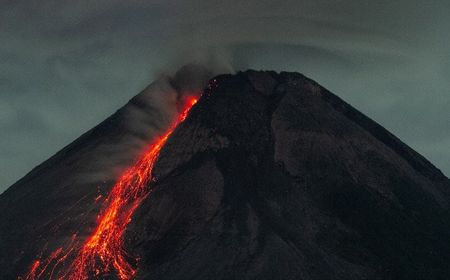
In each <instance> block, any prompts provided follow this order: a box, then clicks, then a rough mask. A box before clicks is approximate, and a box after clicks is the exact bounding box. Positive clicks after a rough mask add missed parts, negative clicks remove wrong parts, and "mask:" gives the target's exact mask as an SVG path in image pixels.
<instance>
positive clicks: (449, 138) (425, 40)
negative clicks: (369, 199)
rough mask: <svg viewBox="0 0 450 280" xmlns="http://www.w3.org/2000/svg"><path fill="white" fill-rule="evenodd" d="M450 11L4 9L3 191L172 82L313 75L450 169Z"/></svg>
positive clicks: (134, 4) (7, 4) (212, 6)
mask: <svg viewBox="0 0 450 280" xmlns="http://www.w3.org/2000/svg"><path fill="white" fill-rule="evenodd" d="M449 12H450V2H448V1H446V0H434V1H419V0H412V1H405V0H400V1H385V0H382V1H361V0H352V1H349V0H348V1H345V0H335V1H324V0H320V1H318V0H314V1H313V0H303V1H263V0H259V1H256V0H247V1H227V2H224V1H218V0H208V1H206V0H202V1H200V0H196V1H118V0H98V1H87V0H79V1H67V0H46V1H22V0H15V1H9V0H8V1H6V0H0V131H1V137H0V172H1V176H0V192H1V191H2V190H4V189H5V188H6V187H7V186H9V185H10V184H11V183H13V182H14V181H15V180H17V179H18V178H19V177H21V176H23V175H24V174H25V173H26V172H27V171H29V170H30V169H31V168H32V167H34V166H35V165H37V164H38V163H40V162H41V161H43V160H45V159H46V158H48V157H49V156H51V155H52V154H53V153H55V152H56V151H57V150H59V149H60V148H62V147H63V146H65V145H66V144H68V143H70V142H71V141H72V140H74V139H75V138H76V137H78V136H79V135H80V134H81V133H82V132H84V131H86V130H88V129H89V128H91V127H93V126H94V125H95V124H97V123H99V122H100V121H101V120H103V119H104V118H106V117H107V116H108V115H110V114H111V113H113V112H114V111H115V110H117V109H118V108H119V107H121V106H122V105H123V104H125V103H126V101H128V100H129V99H130V98H131V97H132V96H134V95H135V94H136V93H138V92H140V91H141V90H142V89H143V88H144V87H145V86H146V85H148V84H149V83H150V82H151V81H152V80H153V79H154V78H155V77H156V76H159V74H160V73H172V72H174V70H175V69H177V68H178V67H179V66H180V65H183V64H185V63H187V62H202V63H204V64H208V65H213V68H214V70H215V71H216V72H226V71H232V70H233V69H235V70H240V69H246V68H256V69H273V70H289V71H299V72H302V73H304V74H306V75H308V76H309V77H311V78H313V79H314V80H316V81H318V82H319V83H321V84H322V85H324V86H325V87H327V88H328V89H330V90H331V91H332V92H334V93H336V94H338V95H339V96H341V97H342V98H344V99H345V100H346V101H348V102H350V103H351V104H353V105H354V106H355V107H357V108H358V109H360V110H361V111H363V112H364V113H366V114H367V115H369V116H370V117H372V118H374V119H375V120H376V121H378V122H379V123H381V124H382V125H384V126H385V127H387V128H388V129H390V130H391V131H392V132H394V133H395V134H396V135H398V136H399V137H400V138H401V139H402V140H404V141H405V142H407V143H408V144H409V145H411V146H412V147H413V148H414V149H416V150H417V151H419V152H420V153H422V154H423V155H425V156H426V157H428V158H429V159H430V160H431V161H432V162H433V163H435V164H436V165H437V166H438V167H439V168H440V169H442V170H443V171H444V173H446V174H447V175H449V174H450V113H449V108H450V92H449V88H450V78H449V77H450V51H449V50H450V48H449V47H448V46H449V45H450V35H449V34H450V33H448V30H450V19H449V17H448V13H449Z"/></svg>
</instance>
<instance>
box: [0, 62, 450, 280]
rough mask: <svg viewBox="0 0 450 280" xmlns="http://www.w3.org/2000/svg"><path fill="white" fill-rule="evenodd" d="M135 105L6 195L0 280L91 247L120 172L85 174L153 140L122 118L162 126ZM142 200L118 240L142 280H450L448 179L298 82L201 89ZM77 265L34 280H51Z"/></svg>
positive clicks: (296, 77) (227, 82) (229, 82)
mask: <svg viewBox="0 0 450 280" xmlns="http://www.w3.org/2000/svg"><path fill="white" fill-rule="evenodd" d="M130 104H131V105H130ZM130 104H128V105H127V106H128V107H125V108H123V109H121V110H120V111H118V113H116V114H115V115H113V116H112V117H111V118H109V119H108V120H106V121H105V122H103V123H102V124H100V125H99V126H98V127H97V128H95V129H93V130H92V131H90V132H89V133H87V134H86V135H84V136H82V137H81V138H80V139H78V140H76V141H75V142H74V143H73V144H71V145H69V146H68V147H67V148H65V149H64V150H62V151H61V152H59V153H58V154H56V155H55V156H54V157H53V158H51V159H49V160H48V161H47V162H44V163H43V164H42V165H41V166H39V167H38V168H36V169H35V170H33V171H32V172H31V173H29V174H28V175H27V176H25V177H24V178H22V179H21V180H20V181H18V182H17V183H16V184H14V185H13V186H11V187H10V188H9V189H8V190H7V191H6V192H5V193H3V194H2V195H1V196H0V212H1V213H2V216H1V217H0V275H2V276H3V277H1V278H2V279H17V277H18V276H21V275H25V274H26V273H27V271H28V270H30V267H32V266H33V261H35V260H36V259H46V258H47V259H48V257H47V256H48V255H49V254H51V253H52V252H55V250H58V248H64V247H67V246H68V244H71V243H74V244H75V245H74V246H73V248H74V250H79V247H80V246H81V245H80V244H82V242H83V240H86V239H87V238H89V235H90V234H91V232H92V231H93V229H94V228H95V227H96V221H97V216H98V213H99V211H100V209H101V206H100V204H101V203H100V202H101V201H106V199H104V197H106V196H107V194H108V192H109V191H111V188H112V186H113V185H114V180H116V179H117V178H118V177H119V176H118V175H117V174H118V173H120V172H119V171H120V170H122V169H120V168H118V169H119V171H117V172H116V173H114V172H113V173H112V174H116V175H111V176H106V177H101V176H99V175H98V174H97V175H96V176H93V175H92V174H91V173H90V170H100V171H105V172H106V171H108V172H106V173H108V174H110V173H111V172H110V171H111V170H113V169H114V170H115V169H117V168H116V167H114V168H113V167H111V166H115V165H114V164H112V163H111V161H113V162H118V163H122V165H129V164H131V163H132V161H133V160H134V159H135V158H136V155H137V154H138V152H129V150H128V148H130V147H134V148H136V145H137V144H136V143H138V142H139V141H131V140H130V139H132V138H133V137H132V136H133V135H134V136H136V135H140V138H139V139H141V140H142V139H144V140H145V139H151V138H152V137H154V136H155V135H157V133H156V132H151V133H150V132H149V131H148V130H147V129H146V127H145V126H139V125H136V124H133V125H130V124H129V123H128V122H129V121H130V119H131V118H129V117H128V116H129V110H128V109H127V108H129V106H135V107H137V108H139V112H140V113H139V114H138V115H139V116H140V118H139V119H140V120H142V122H144V123H151V122H152V121H154V119H155V118H161V115H160V114H158V115H155V114H154V111H152V112H153V113H151V114H150V113H149V112H150V111H149V110H150V108H151V107H152V104H151V102H148V100H147V101H146V100H145V98H143V96H142V95H141V96H140V97H139V98H137V99H134V101H132V102H131V103H130ZM136 104H137V105H136ZM133 114H134V115H135V113H133ZM169 115H170V114H169ZM167 118H168V117H165V118H163V120H165V119H167ZM133 120H135V118H133ZM183 120H184V119H183ZM162 123H164V122H163V121H162ZM142 135H144V136H142ZM127 141H128V142H130V141H131V142H132V143H135V144H136V145H134V144H133V145H120V143H123V142H127ZM128 142H127V143H128ZM131 142H130V143H131ZM111 147H121V148H114V149H110V148H111ZM102 167H104V169H102ZM100 173H102V172H100ZM88 175H92V176H91V177H89V176H88ZM94 177H95V180H94V179H92V178H94ZM99 178H109V179H108V180H102V179H99ZM148 189H149V190H150V191H149V195H148V196H147V197H145V199H143V200H142V203H141V204H140V205H139V207H138V208H137V210H136V212H135V213H134V215H133V217H132V219H131V221H130V222H129V224H128V225H127V228H126V231H125V232H124V233H123V234H124V238H123V240H124V243H123V246H124V248H123V250H125V251H126V252H127V254H126V256H129V258H130V259H133V260H134V258H133V257H132V256H136V257H137V258H138V259H137V261H136V262H135V263H134V262H133V261H131V263H132V265H133V266H134V265H135V266H136V268H137V273H136V275H135V278H136V279H148V280H150V279H159V280H164V279H167V280H169V279H170V280H182V279H197V280H201V279H205V280H207V279H216V280H218V279H224V280H225V279H255V280H256V279H258V280H260V279H311V280H324V279H330V280H331V279H343V280H344V279H350V280H351V279H405V280H406V279H408V280H409V279H448V278H449V277H450V266H449V265H448V264H449V263H450V212H449V209H450V181H449V179H448V178H446V177H445V176H444V175H443V174H442V173H441V172H440V171H439V170H438V169H437V168H435V167H434V166H433V165H432V164H431V163H430V162H428V161H427V160H426V159H425V158H424V157H422V156H421V155H419V154H418V153H416V152H415V151H413V150H412V149H411V148H409V147H408V146H407V145H405V144H404V143H402V142H401V141H400V140H399V139H397V138H396V137H395V136H393V135H392V134H391V133H389V132H388V131H387V130H385V129H384V128H383V127H381V126H380V125H378V124H377V123H375V122H374V121H372V120H370V119H369V118H367V117H366V116H364V115H363V114H362V113H360V112H359V111H357V110H356V109H354V108H353V107H351V106H350V105H348V104H347V103H345V102H344V101H342V100H341V99H340V98H338V97H337V96H335V95H333V94H332V93H330V92H329V91H328V90H326V89H324V88H323V87H321V86H320V85H318V84H317V83H315V82H314V81H312V80H310V79H308V78H306V77H305V76H303V75H301V74H298V73H287V72H282V73H275V72H262V71H252V70H249V71H246V72H240V73H237V74H236V75H221V76H217V77H216V78H214V79H212V80H210V81H209V84H208V86H207V87H206V89H205V90H204V91H203V93H202V96H201V98H200V99H199V100H198V102H197V104H196V105H194V106H193V107H192V109H191V111H190V112H189V115H188V116H187V117H186V119H185V120H184V121H183V122H182V123H180V124H179V125H178V127H177V128H176V129H175V130H174V131H173V133H172V134H171V135H170V137H169V138H168V139H167V142H165V144H164V146H163V147H162V149H161V151H160V153H159V156H158V158H157V160H156V162H155V164H154V166H153V171H152V180H151V181H149V182H148ZM99 201H100V202H99ZM75 233H76V236H75V237H74V234H75ZM70 262H71V257H70V255H69V257H67V258H65V259H63V260H62V261H61V263H58V265H54V263H53V264H51V265H52V267H54V270H53V269H52V271H51V273H47V272H46V271H44V272H43V273H42V274H41V275H40V277H37V276H36V274H35V275H34V278H30V279H58V278H57V276H61V274H60V273H61V272H60V270H61V269H63V268H64V267H65V266H67V265H68V263H70ZM42 271H43V270H42ZM38 273H39V271H37V274H38ZM52 277H54V278H52ZM120 277H121V276H120V273H119V274H113V273H111V274H108V275H105V274H104V275H102V276H96V275H90V276H89V279H120Z"/></svg>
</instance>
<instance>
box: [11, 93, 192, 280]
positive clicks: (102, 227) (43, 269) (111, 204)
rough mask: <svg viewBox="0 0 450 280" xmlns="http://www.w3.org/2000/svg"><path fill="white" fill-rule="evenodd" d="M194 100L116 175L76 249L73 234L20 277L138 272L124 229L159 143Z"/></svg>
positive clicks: (81, 278)
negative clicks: (92, 226)
mask: <svg viewBox="0 0 450 280" xmlns="http://www.w3.org/2000/svg"><path fill="white" fill-rule="evenodd" d="M196 102H197V98H195V97H190V98H188V100H187V101H186V104H185V106H184V108H183V110H182V112H181V113H180V114H179V116H178V118H177V119H176V120H175V121H174V122H173V123H172V125H171V126H170V127H169V129H168V130H167V131H166V132H165V133H164V134H163V135H162V136H161V137H159V138H158V139H156V140H155V141H154V142H153V144H151V145H150V148H149V150H148V151H147V152H146V153H145V154H144V155H143V156H142V157H141V158H140V159H139V160H138V161H137V162H136V163H135V165H133V166H132V167H131V168H129V169H128V170H126V171H125V172H124V174H123V175H122V176H121V177H120V178H119V180H118V181H117V182H116V184H115V185H114V186H113V188H112V190H111V192H110V193H109V195H108V196H107V198H106V199H105V200H104V202H103V205H102V210H101V212H100V215H99V217H98V222H97V227H96V228H95V230H94V231H93V232H92V234H91V235H90V236H89V237H88V238H87V239H86V240H85V241H84V244H82V246H80V247H78V248H77V250H75V247H76V246H75V243H74V240H75V238H76V235H75V234H74V235H73V236H72V242H71V244H70V245H69V246H68V248H66V249H63V248H58V249H57V250H55V251H53V252H52V254H50V256H49V257H47V258H46V259H44V260H42V259H38V260H35V261H34V262H33V264H32V265H31V268H30V271H29V272H28V274H27V275H26V276H25V277H19V279H23V280H37V279H53V276H54V274H57V276H56V278H55V279H61V280H87V279H99V278H103V277H108V276H110V275H116V277H117V278H119V279H121V280H129V279H133V278H134V276H135V275H136V272H137V267H136V263H137V259H136V258H132V257H131V256H129V255H128V254H127V253H126V252H125V251H124V248H123V247H124V246H123V243H124V239H123V238H124V232H125V230H126V228H127V225H128V224H129V222H130V221H131V218H132V216H133V213H134V212H135V210H136V209H137V208H138V206H139V205H140V204H141V202H142V201H143V200H144V199H145V198H146V197H147V195H149V194H150V192H151V189H150V188H149V187H148V183H149V182H150V181H152V180H154V178H153V177H152V170H153V166H154V164H155V162H156V160H157V158H158V156H159V153H160V151H161V149H162V147H163V146H164V144H165V143H166V142H167V139H168V138H169V136H170V135H171V134H172V132H173V131H174V130H175V128H176V127H177V126H178V124H180V123H181V122H183V121H184V120H185V119H186V117H187V115H188V113H189V111H190V109H191V108H192V106H194V104H195V103H196ZM96 200H98V199H96ZM72 254H73V255H72ZM69 256H75V257H74V260H73V262H72V263H71V264H70V265H67V266H66V268H65V269H62V271H60V272H59V273H57V272H56V268H57V266H59V265H61V264H62V263H64V261H65V260H66V259H68V257H69Z"/></svg>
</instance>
